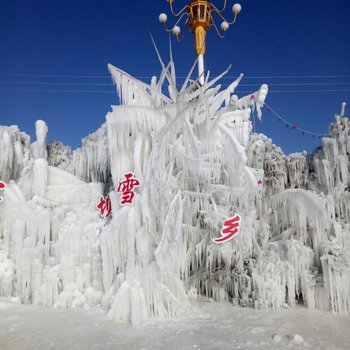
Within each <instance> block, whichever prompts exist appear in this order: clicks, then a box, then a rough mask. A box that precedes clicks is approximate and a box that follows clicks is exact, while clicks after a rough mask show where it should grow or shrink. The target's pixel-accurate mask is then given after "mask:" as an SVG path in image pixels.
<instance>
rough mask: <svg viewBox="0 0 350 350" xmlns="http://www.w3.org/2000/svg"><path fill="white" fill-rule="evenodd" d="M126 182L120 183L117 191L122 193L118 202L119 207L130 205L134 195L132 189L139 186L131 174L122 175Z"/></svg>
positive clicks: (138, 182)
mask: <svg viewBox="0 0 350 350" xmlns="http://www.w3.org/2000/svg"><path fill="white" fill-rule="evenodd" d="M124 176H125V178H126V180H125V181H120V182H119V186H118V189H117V191H118V192H122V193H123V195H122V200H121V201H120V204H121V205H124V204H126V203H132V200H133V199H134V196H135V193H134V191H133V189H134V187H138V186H140V181H139V180H137V179H136V178H134V174H133V173H127V174H125V175H124Z"/></svg>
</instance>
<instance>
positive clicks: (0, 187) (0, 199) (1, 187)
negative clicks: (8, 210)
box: [0, 180, 6, 203]
mask: <svg viewBox="0 0 350 350" xmlns="http://www.w3.org/2000/svg"><path fill="white" fill-rule="evenodd" d="M5 188H6V184H5V182H3V181H1V180H0V191H3V190H5ZM3 201H4V198H3V197H1V196H0V203H2V202H3Z"/></svg>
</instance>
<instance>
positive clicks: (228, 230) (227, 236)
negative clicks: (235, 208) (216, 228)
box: [213, 214, 241, 243]
mask: <svg viewBox="0 0 350 350" xmlns="http://www.w3.org/2000/svg"><path fill="white" fill-rule="evenodd" d="M240 226H241V217H240V215H239V214H235V215H234V217H232V218H230V219H228V220H226V221H225V222H224V227H223V229H222V230H221V231H220V233H221V237H219V238H213V241H214V242H215V243H224V242H227V241H229V240H231V239H232V238H233V237H234V236H235V235H237V234H238V233H239V228H240Z"/></svg>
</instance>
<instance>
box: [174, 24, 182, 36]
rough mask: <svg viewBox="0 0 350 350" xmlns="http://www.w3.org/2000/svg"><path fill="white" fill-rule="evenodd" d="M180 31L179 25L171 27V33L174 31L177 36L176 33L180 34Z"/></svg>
mask: <svg viewBox="0 0 350 350" xmlns="http://www.w3.org/2000/svg"><path fill="white" fill-rule="evenodd" d="M180 32H181V28H180V27H179V26H175V27H174V28H173V33H174V34H175V35H176V36H178V35H179V34H180Z"/></svg>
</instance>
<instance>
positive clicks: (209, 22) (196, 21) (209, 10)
mask: <svg viewBox="0 0 350 350" xmlns="http://www.w3.org/2000/svg"><path fill="white" fill-rule="evenodd" d="M167 2H168V3H169V5H170V11H171V13H172V14H173V15H174V16H175V17H178V20H177V22H176V23H175V25H174V26H173V27H172V28H171V29H166V30H167V31H168V32H172V33H173V34H174V35H175V36H176V38H177V39H178V40H179V34H180V32H181V28H180V27H179V26H178V24H179V23H180V22H181V20H182V19H183V18H186V22H185V26H187V27H189V28H190V30H191V32H192V33H193V35H194V38H195V50H196V54H197V56H198V76H199V83H200V84H201V85H203V84H204V54H205V50H206V35H207V30H208V29H209V28H210V27H212V26H213V27H214V28H215V30H216V33H217V34H218V36H219V37H220V38H223V37H224V35H223V34H224V33H225V32H226V31H227V30H228V29H229V27H230V25H231V24H233V23H235V21H236V18H237V15H238V14H239V13H240V12H241V10H242V6H241V5H240V4H234V5H233V7H232V11H233V15H234V16H233V20H232V21H228V20H226V18H225V17H224V16H223V12H224V11H225V9H226V6H227V0H224V6H223V8H222V9H221V10H219V9H218V8H217V7H216V6H215V5H214V4H213V3H211V2H210V1H206V0H194V1H192V2H190V3H189V4H187V5H186V6H185V7H184V8H183V9H181V10H180V11H179V12H178V13H176V12H175V11H174V9H173V2H174V0H167ZM214 13H216V14H217V15H218V16H219V17H220V19H222V20H223V22H222V23H221V26H220V28H221V32H220V30H219V29H218V27H217V25H216V23H215V21H214V18H213V14H214ZM167 20H168V16H167V15H166V14H165V13H161V14H160V15H159V21H160V22H161V23H162V24H164V25H165V24H166V22H167Z"/></svg>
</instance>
